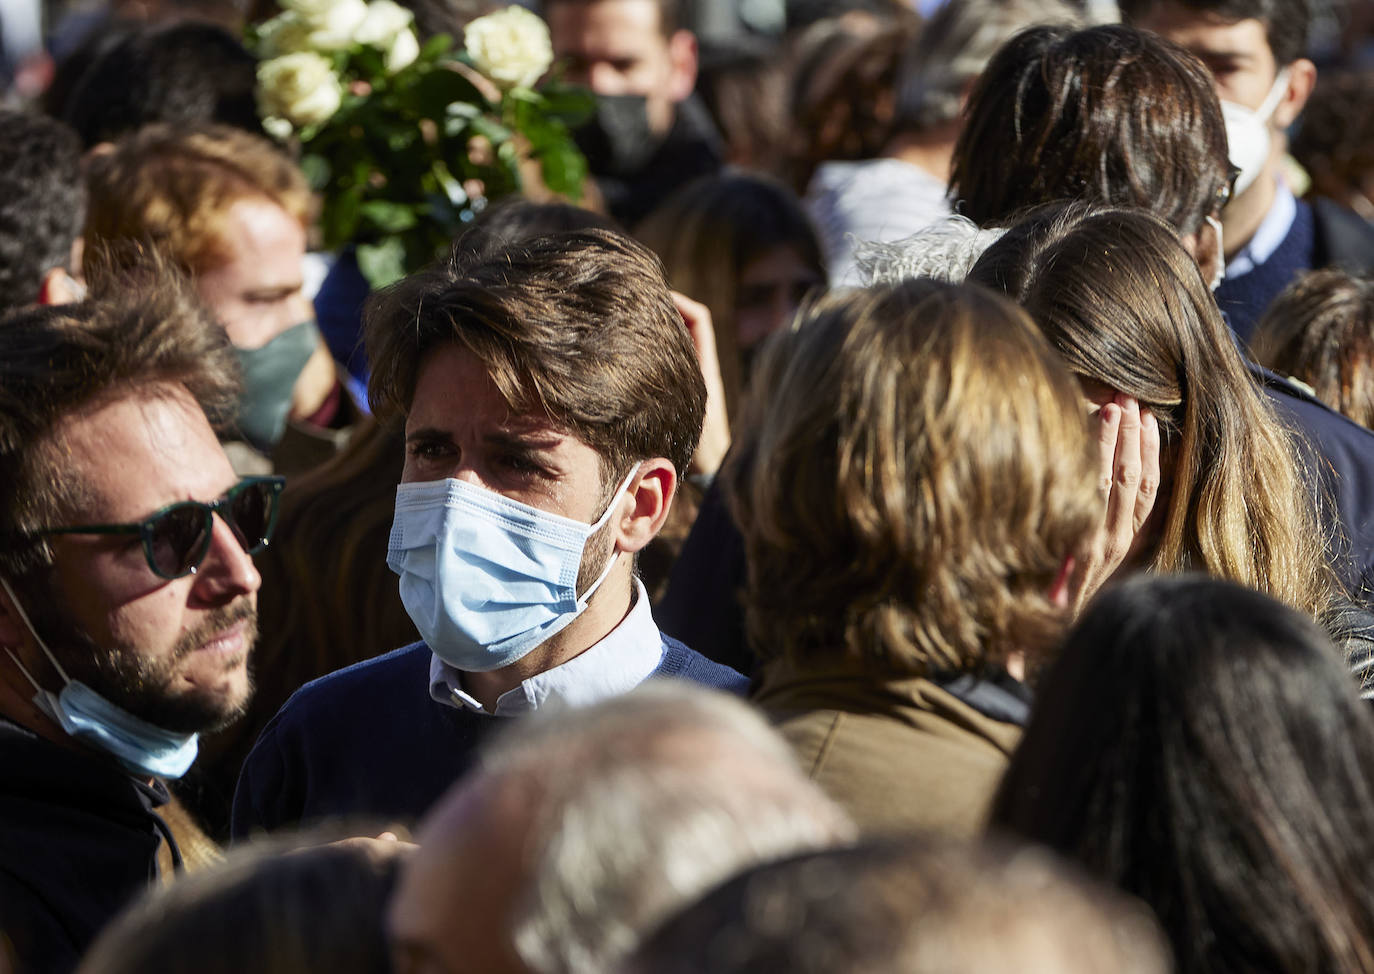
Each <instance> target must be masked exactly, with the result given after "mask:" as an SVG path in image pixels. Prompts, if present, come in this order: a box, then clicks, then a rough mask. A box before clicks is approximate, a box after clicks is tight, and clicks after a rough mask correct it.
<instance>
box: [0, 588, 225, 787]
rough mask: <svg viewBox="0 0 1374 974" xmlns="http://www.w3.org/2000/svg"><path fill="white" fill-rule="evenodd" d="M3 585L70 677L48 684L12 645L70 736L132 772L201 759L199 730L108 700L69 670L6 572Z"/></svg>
mask: <svg viewBox="0 0 1374 974" xmlns="http://www.w3.org/2000/svg"><path fill="white" fill-rule="evenodd" d="M0 586H3V587H4V589H5V592H6V594H7V595H9V597H10V603H11V604H12V605H13V606H14V608H15V611H16V612H17V613H18V615H19V618H20V619H22V620H23V622H24V627H25V628H26V629H28V631H29V632H30V633H32V635H33V638H34V641H35V642H36V643H37V644H38V648H39V649H41V650H43V653H44V654H45V655H46V656H47V657H48V661H49V662H51V663H52V665H53V668H54V669H56V670H57V673H58V675H59V676H60V677H62V681H63V683H64V686H63V687H62V691H61V692H60V693H53V692H52V691H51V690H45V689H43V687H41V686H40V685H39V683H38V681H37V680H35V679H34V678H33V674H31V673H30V672H29V671H28V669H27V668H26V667H25V666H24V664H23V663H21V662H19V658H18V657H17V656H15V655H14V653H13V652H11V651H10V650H9V649H8V648H6V649H5V652H6V653H9V657H10V659H12V660H13V661H14V665H15V666H17V667H19V671H20V672H21V673H23V674H24V677H25V678H26V679H27V680H28V681H29V682H30V683H31V684H33V688H34V691H35V693H34V696H33V702H34V705H35V706H37V707H38V709H39V710H41V711H42V712H43V713H44V714H46V715H47V716H48V717H50V718H51V719H52V720H53V721H54V722H55V723H56V724H57V725H58V726H59V727H61V728H62V730H63V731H65V732H66V733H67V735H68V736H69V737H72V738H74V739H76V740H78V741H81V742H83V743H85V744H89V745H91V746H92V747H95V748H99V749H100V750H102V751H105V752H106V753H107V754H111V755H113V756H114V757H115V758H116V759H117V760H118V761H119V763H120V764H122V765H123V766H124V768H125V769H126V770H128V771H129V772H130V773H132V774H136V775H139V776H141V777H145V778H151V777H158V778H180V777H181V776H182V775H184V774H185V773H186V772H187V770H188V769H189V768H190V767H191V764H192V763H193V762H194V761H195V759H196V752H197V749H198V748H199V743H198V740H199V738H198V736H197V735H195V734H183V733H180V732H177V731H169V730H166V729H165V728H162V727H158V726H156V725H154V724H150V723H148V722H147V721H146V720H143V719H142V718H140V717H135V716H134V715H133V714H131V713H129V712H128V711H127V710H124V709H123V708H121V707H118V706H116V705H115V704H113V703H111V702H110V701H109V700H106V699H105V698H104V697H102V696H101V695H100V694H98V693H96V692H95V691H94V690H92V689H91V688H90V687H89V686H87V685H86V684H85V683H82V682H81V681H80V680H73V679H72V678H71V677H69V676H67V671H66V670H64V669H63V668H62V664H61V663H59V662H58V661H57V657H55V656H54V655H53V653H52V650H50V649H49V648H48V645H47V643H45V642H43V638H42V637H41V636H39V635H38V632H37V630H35V629H34V628H33V624H32V623H30V622H29V617H28V614H27V613H26V612H25V611H24V609H23V607H22V606H21V605H20V604H19V600H18V599H17V598H15V597H14V589H12V588H11V587H10V583H9V580H8V579H5V578H3V577H0Z"/></svg>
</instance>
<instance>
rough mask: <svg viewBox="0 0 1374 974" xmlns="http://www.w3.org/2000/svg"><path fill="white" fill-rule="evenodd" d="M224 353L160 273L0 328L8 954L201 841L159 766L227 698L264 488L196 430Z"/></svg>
mask: <svg viewBox="0 0 1374 974" xmlns="http://www.w3.org/2000/svg"><path fill="white" fill-rule="evenodd" d="M134 294H136V295H137V296H132V295H134ZM235 371H236V370H235V365H234V361H233V353H232V350H231V349H230V348H229V346H228V344H227V342H226V341H225V339H224V336H223V332H222V331H221V330H220V329H219V328H218V327H216V325H215V323H214V322H213V321H212V320H211V319H210V318H209V317H208V315H206V314H205V312H204V311H202V310H201V309H200V308H199V306H198V305H197V304H196V303H195V301H194V298H193V297H192V296H191V295H190V292H189V289H188V288H187V287H186V286H185V285H180V284H177V283H176V282H175V281H174V280H171V279H169V277H168V274H167V273H166V272H164V273H161V274H156V275H150V276H148V277H147V278H146V279H140V281H139V284H138V287H137V291H136V292H134V291H131V292H130V296H119V295H109V296H106V297H104V298H102V299H101V300H98V301H97V300H87V301H82V302H79V303H75V304H65V305H61V306H57V307H53V308H43V309H38V308H35V309H31V310H25V311H21V312H18V313H16V314H13V315H11V316H10V317H8V318H7V319H6V321H5V327H4V329H0V537H2V538H3V544H0V767H3V768H4V786H3V787H0V953H3V952H4V951H5V950H6V947H5V945H6V944H8V945H9V948H10V949H12V950H13V952H14V955H15V956H14V957H13V959H16V960H17V963H16V964H15V965H14V969H16V970H21V971H28V970H32V971H66V970H70V969H71V968H72V967H74V966H75V964H76V962H77V960H78V959H79V958H80V956H81V955H82V953H83V952H84V951H85V950H86V948H87V947H88V946H89V945H90V943H91V941H92V940H93V939H94V938H95V936H96V935H97V934H98V933H99V931H100V929H101V927H102V926H103V925H104V924H105V923H106V922H107V921H108V920H109V919H110V918H111V917H113V916H114V914H115V913H117V912H118V911H119V910H120V909H121V908H122V907H123V906H124V905H126V904H127V903H128V902H129V901H130V900H131V899H132V898H133V897H135V896H137V895H138V894H139V893H140V892H142V891H143V889H144V888H146V887H147V886H148V885H149V883H150V882H152V881H154V880H156V879H158V878H159V876H160V875H161V874H162V873H163V871H164V870H166V869H170V868H173V867H176V868H180V866H181V865H182V855H181V851H180V849H182V848H186V849H187V850H188V851H187V859H188V860H189V859H191V856H192V852H191V851H190V850H191V848H192V847H191V846H188V845H186V844H184V843H181V842H179V841H178V840H179V839H181V838H186V837H191V838H194V839H195V840H196V843H195V845H199V844H201V843H204V838H203V836H198V835H196V834H194V833H189V834H188V833H187V832H186V831H185V828H186V825H185V822H184V813H181V816H180V817H179V818H178V817H172V816H168V815H166V813H167V808H166V806H167V804H168V801H169V798H168V793H167V790H166V786H165V784H164V782H166V781H172V780H175V779H178V778H180V777H181V776H182V775H183V774H184V773H185V772H186V771H187V769H188V768H189V767H190V765H191V762H192V761H194V760H195V757H196V751H197V741H198V735H199V734H201V733H203V732H206V731H210V730H213V729H216V728H218V727H221V726H223V725H224V724H226V723H228V722H229V721H231V720H233V719H234V718H235V717H236V716H238V715H239V714H240V713H241V712H242V711H243V709H244V707H245V706H246V704H247V702H248V699H249V695H250V694H251V692H252V686H251V681H250V679H249V675H248V658H249V655H250V653H251V651H252V648H253V643H254V640H255V638H256V635H257V624H256V596H257V591H258V588H259V585H260V584H261V578H260V577H259V575H258V572H257V571H256V569H255V568H254V566H253V561H252V557H251V553H252V552H253V551H255V550H257V549H258V548H260V547H261V546H262V545H263V544H265V543H266V542H267V540H268V537H269V535H270V533H271V530H272V526H273V524H274V520H275V517H274V512H275V509H276V502H277V496H278V494H279V493H280V490H281V481H280V479H279V478H272V477H268V478H247V479H240V478H239V477H238V476H237V475H236V474H235V473H234V471H233V468H232V467H231V466H230V464H229V461H228V458H227V457H226V456H225V453H224V450H223V449H222V448H221V447H220V445H219V443H218V441H217V439H216V435H215V432H214V429H213V428H212V426H211V422H210V419H209V418H208V416H209V415H215V416H220V415H223V414H224V413H225V411H226V407H227V406H229V405H230V404H232V402H233V400H234V397H235V396H236V394H237V384H236V382H235ZM164 816H165V817H164ZM169 823H170V824H169ZM204 844H205V845H208V843H204Z"/></svg>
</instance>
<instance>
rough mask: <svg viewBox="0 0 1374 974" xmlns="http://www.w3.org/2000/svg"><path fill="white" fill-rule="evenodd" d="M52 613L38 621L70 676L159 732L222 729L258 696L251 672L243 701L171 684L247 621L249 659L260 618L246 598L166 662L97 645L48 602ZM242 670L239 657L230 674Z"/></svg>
mask: <svg viewBox="0 0 1374 974" xmlns="http://www.w3.org/2000/svg"><path fill="white" fill-rule="evenodd" d="M48 604H49V605H52V610H51V611H49V612H40V614H41V615H42V616H43V617H44V618H43V619H42V621H41V622H40V621H39V620H37V619H35V620H34V625H35V627H37V628H38V629H39V632H40V634H41V635H42V636H43V640H44V642H46V643H47V644H48V646H49V648H51V649H52V652H53V655H54V656H56V657H57V661H58V662H59V663H61V664H62V668H63V669H64V670H66V672H67V675H68V676H69V677H71V678H72V679H73V680H80V681H81V682H82V683H84V684H86V685H87V686H88V687H90V688H91V689H92V690H94V691H95V692H96V693H98V694H100V695H101V696H102V697H104V698H105V699H106V700H108V701H110V702H111V703H113V704H115V705H116V706H118V707H120V708H121V709H123V710H125V711H127V712H129V713H130V714H133V715H134V716H135V717H138V718H140V719H142V720H146V721H147V722H148V723H150V724H153V725H154V726H156V727H161V728H163V729H164V730H169V731H176V732H178V733H183V734H191V733H199V734H205V733H209V732H210V731H215V730H219V729H221V728H223V727H226V726H228V725H229V724H232V723H233V722H234V721H236V720H238V718H240V717H242V716H243V714H244V712H245V711H246V710H247V709H248V702H249V701H250V700H251V699H252V696H253V685H252V673H251V671H250V672H249V682H248V687H247V691H246V692H245V693H244V694H243V695H242V697H241V698H240V699H227V698H225V697H224V696H222V695H220V696H215V695H213V694H207V693H198V692H196V691H195V690H194V689H192V690H190V691H188V692H183V693H174V692H173V691H172V683H173V681H174V680H175V679H176V676H177V670H178V667H179V666H180V664H181V663H182V661H184V660H185V659H186V657H188V656H189V655H191V654H192V653H193V652H195V651H196V650H197V649H198V648H199V647H200V646H202V645H204V644H205V643H206V642H207V641H209V640H210V639H213V638H214V637H215V635H216V634H218V633H220V632H223V631H224V630H225V629H228V628H230V627H232V626H234V625H236V624H238V623H240V622H243V621H245V620H246V621H247V623H248V626H247V631H246V633H245V639H246V644H247V651H248V652H249V654H250V658H251V652H252V648H253V643H254V642H255V641H256V639H257V632H258V614H257V609H255V608H254V606H253V603H252V602H251V601H250V600H248V599H241V600H239V601H237V602H234V603H232V604H231V605H228V606H223V607H221V608H217V609H212V610H210V612H208V613H207V614H206V616H205V618H204V620H203V621H202V622H201V623H200V625H198V626H196V627H195V628H194V629H191V630H189V631H187V632H185V633H183V634H182V636H181V637H180V638H179V639H178V640H177V642H176V645H175V646H173V647H172V654H171V656H169V657H166V658H163V659H149V658H148V657H146V656H144V655H143V654H142V653H140V652H139V651H138V649H137V648H136V647H129V646H113V647H105V646H100V645H98V644H97V643H96V642H95V640H93V639H92V638H91V636H90V634H89V633H88V632H86V630H84V629H82V628H81V627H80V626H77V625H76V624H75V623H73V622H72V621H71V619H72V616H71V614H70V613H69V612H67V611H64V607H61V606H58V605H56V604H54V602H53V601H48ZM240 665H243V664H242V663H240V662H239V660H238V658H237V656H235V658H234V659H233V660H232V661H230V666H227V667H226V669H230V668H233V667H237V666H240Z"/></svg>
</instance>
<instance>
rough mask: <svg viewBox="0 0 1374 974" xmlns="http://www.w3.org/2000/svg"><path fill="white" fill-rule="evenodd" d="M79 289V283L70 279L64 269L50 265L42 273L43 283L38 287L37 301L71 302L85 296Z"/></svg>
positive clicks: (42, 302)
mask: <svg viewBox="0 0 1374 974" xmlns="http://www.w3.org/2000/svg"><path fill="white" fill-rule="evenodd" d="M81 291H82V288H81V285H79V284H78V283H77V282H76V281H74V280H72V277H71V275H70V274H68V273H67V272H66V271H65V270H64V269H62V268H61V267H52V268H49V269H48V272H47V273H46V274H44V275H43V283H42V284H40V285H39V287H38V303H39V304H43V305H48V304H72V303H74V302H76V301H80V300H81V299H82V298H83V297H84V296H85V295H83V294H82V293H81Z"/></svg>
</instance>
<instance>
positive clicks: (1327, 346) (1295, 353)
mask: <svg viewBox="0 0 1374 974" xmlns="http://www.w3.org/2000/svg"><path fill="white" fill-rule="evenodd" d="M1250 344H1251V347H1252V348H1253V350H1254V355H1255V361H1256V362H1258V363H1260V364H1261V365H1264V366H1267V367H1269V368H1271V369H1273V370H1274V371H1275V372H1281V373H1283V374H1284V375H1289V376H1292V377H1293V378H1295V379H1298V380H1299V381H1301V382H1305V383H1306V384H1307V385H1309V386H1311V387H1312V391H1313V392H1314V393H1315V394H1316V396H1317V398H1318V399H1320V400H1321V401H1322V402H1324V403H1326V404H1327V405H1328V406H1330V407H1331V408H1332V409H1334V410H1336V411H1337V412H1341V413H1344V414H1345V415H1346V416H1349V417H1350V418H1351V419H1353V420H1354V421H1355V422H1357V423H1359V424H1360V425H1361V426H1364V427H1367V428H1370V429H1374V279H1371V278H1368V277H1356V276H1355V275H1353V274H1348V273H1346V272H1345V271H1343V270H1338V269H1336V268H1324V269H1322V270H1316V271H1309V272H1308V273H1306V274H1304V275H1303V276H1302V277H1300V278H1298V279H1297V280H1296V281H1294V282H1293V283H1292V284H1290V285H1289V286H1288V287H1287V289H1285V290H1284V292H1283V293H1282V294H1280V295H1279V296H1278V297H1277V298H1275V299H1274V300H1273V302H1272V303H1271V304H1270V305H1269V307H1268V308H1266V309H1265V311H1264V314H1263V316H1261V318H1260V320H1259V324H1258V325H1257V326H1256V327H1255V335H1254V338H1252V339H1251V342H1250Z"/></svg>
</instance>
